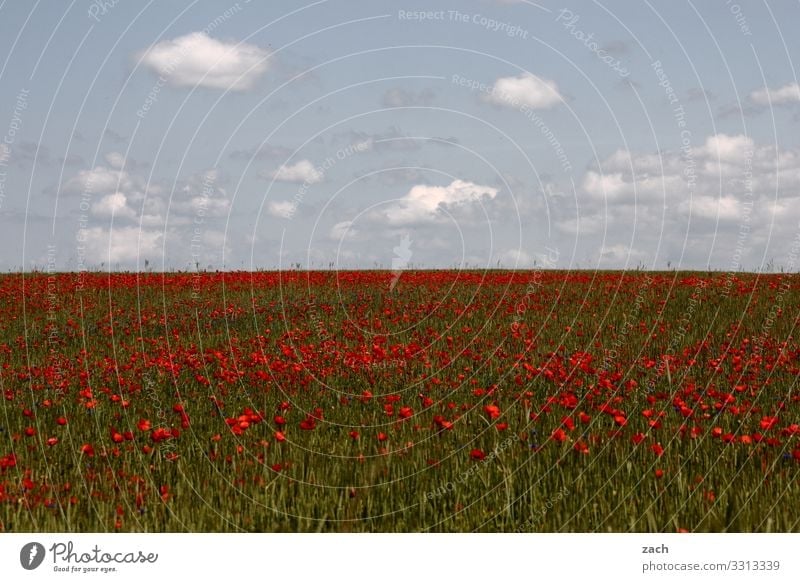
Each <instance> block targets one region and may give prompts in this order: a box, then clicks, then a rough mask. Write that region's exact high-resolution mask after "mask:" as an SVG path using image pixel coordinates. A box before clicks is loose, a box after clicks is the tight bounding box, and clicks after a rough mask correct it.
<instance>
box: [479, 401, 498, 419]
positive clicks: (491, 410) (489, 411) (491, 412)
mask: <svg viewBox="0 0 800 582" xmlns="http://www.w3.org/2000/svg"><path fill="white" fill-rule="evenodd" d="M483 411H484V412H485V413H486V416H488V417H489V420H494V419H496V418H499V417H500V407H499V406H495V405H494V404H487V405H486V406H484V407H483Z"/></svg>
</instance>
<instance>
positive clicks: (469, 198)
mask: <svg viewBox="0 0 800 582" xmlns="http://www.w3.org/2000/svg"><path fill="white" fill-rule="evenodd" d="M498 192H499V190H498V189H497V188H492V187H490V186H481V185H479V184H475V183H473V182H467V181H464V180H453V181H452V182H451V183H450V184H449V185H447V186H428V185H425V184H418V185H416V186H414V187H413V188H411V190H409V191H408V193H407V194H406V195H405V196H404V197H403V198H401V199H400V200H398V201H397V202H396V203H394V204H393V205H392V206H391V207H390V208H389V209H388V210H387V211H385V213H384V217H385V218H386V220H387V221H388V222H389V223H390V224H392V225H407V224H414V223H419V222H435V221H438V220H441V219H443V218H444V214H443V213H442V210H448V211H450V210H452V209H453V208H454V207H458V206H465V205H469V204H473V203H477V202H480V201H481V200H482V199H484V198H486V199H490V200H491V199H493V198H495V197H496V196H497V194H498Z"/></svg>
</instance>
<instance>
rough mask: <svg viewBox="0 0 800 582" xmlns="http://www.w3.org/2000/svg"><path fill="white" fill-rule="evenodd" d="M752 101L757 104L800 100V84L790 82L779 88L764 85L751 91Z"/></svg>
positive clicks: (788, 102) (781, 103)
mask: <svg viewBox="0 0 800 582" xmlns="http://www.w3.org/2000/svg"><path fill="white" fill-rule="evenodd" d="M750 101H752V102H753V103H755V104H756V105H762V106H769V105H788V104H791V103H798V102H800V85H798V84H797V83H789V84H787V85H784V86H783V87H779V88H778V89H770V88H769V87H764V88H763V89H757V90H755V91H753V92H752V93H750Z"/></svg>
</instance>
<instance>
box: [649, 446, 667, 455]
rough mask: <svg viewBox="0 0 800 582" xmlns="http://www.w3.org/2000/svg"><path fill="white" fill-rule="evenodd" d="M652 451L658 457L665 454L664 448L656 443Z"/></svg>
mask: <svg viewBox="0 0 800 582" xmlns="http://www.w3.org/2000/svg"><path fill="white" fill-rule="evenodd" d="M650 449H651V450H652V451H653V452H654V453H655V454H656V457H660V456H661V455H663V454H664V447H662V446H661V443H655V444H654V445H653V446H651V447H650Z"/></svg>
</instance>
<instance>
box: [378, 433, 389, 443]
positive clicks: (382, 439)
mask: <svg viewBox="0 0 800 582" xmlns="http://www.w3.org/2000/svg"><path fill="white" fill-rule="evenodd" d="M388 438H389V437H388V436H387V435H386V433H384V432H379V433H378V440H379V441H381V442H383V441H385V440H386V439H388Z"/></svg>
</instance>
